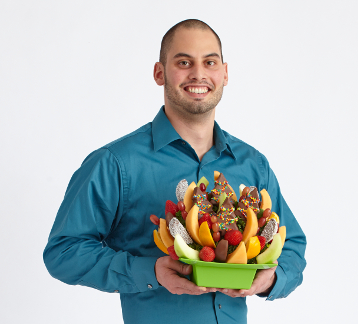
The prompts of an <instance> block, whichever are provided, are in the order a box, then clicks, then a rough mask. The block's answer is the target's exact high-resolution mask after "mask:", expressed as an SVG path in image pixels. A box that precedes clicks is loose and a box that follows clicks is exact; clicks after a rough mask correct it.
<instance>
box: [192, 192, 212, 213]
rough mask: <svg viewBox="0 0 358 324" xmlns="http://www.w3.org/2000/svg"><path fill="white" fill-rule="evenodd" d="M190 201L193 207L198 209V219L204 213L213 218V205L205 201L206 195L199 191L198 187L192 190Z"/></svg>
mask: <svg viewBox="0 0 358 324" xmlns="http://www.w3.org/2000/svg"><path fill="white" fill-rule="evenodd" d="M192 201H193V203H194V204H195V205H197V206H198V207H199V215H198V218H199V219H200V218H201V217H202V216H203V215H204V214H205V213H208V214H209V215H210V216H215V215H216V214H215V212H214V211H213V205H212V204H211V202H210V201H209V200H207V199H206V195H205V194H204V193H203V192H202V191H201V190H200V188H199V187H195V188H194V192H193V198H192Z"/></svg>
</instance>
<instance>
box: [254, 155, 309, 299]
mask: <svg viewBox="0 0 358 324" xmlns="http://www.w3.org/2000/svg"><path fill="white" fill-rule="evenodd" d="M261 158H262V166H263V172H264V173H265V178H266V179H267V187H266V188H265V189H267V191H268V193H269V195H270V197H271V200H272V211H274V212H276V213H277V215H278V216H279V217H280V226H286V241H285V244H284V246H283V249H282V253H281V255H280V257H279V258H278V260H277V261H278V266H277V268H276V276H277V280H276V283H275V285H274V286H273V288H272V290H271V292H270V293H269V295H268V296H264V295H260V294H259V296H260V297H267V300H270V301H271V300H274V299H276V298H284V297H287V296H288V295H289V294H290V293H291V292H292V291H294V290H295V289H296V287H298V286H299V285H300V284H301V283H302V279H303V275H302V273H303V270H304V269H305V267H306V260H305V257H304V255H305V250H306V244H307V243H306V236H305V234H304V233H303V231H302V229H301V227H300V225H299V223H298V222H297V220H296V218H295V216H294V215H293V213H292V212H291V210H290V208H289V207H288V205H287V203H286V201H285V199H284V198H283V196H282V194H281V191H280V187H279V184H278V181H277V178H276V176H275V174H274V173H273V171H272V170H271V168H270V166H269V164H268V162H267V160H266V158H265V157H264V156H261ZM260 189H263V188H260Z"/></svg>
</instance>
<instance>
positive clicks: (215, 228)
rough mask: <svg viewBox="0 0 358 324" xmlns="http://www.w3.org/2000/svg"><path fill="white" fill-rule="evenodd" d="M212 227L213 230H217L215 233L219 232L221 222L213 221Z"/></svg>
mask: <svg viewBox="0 0 358 324" xmlns="http://www.w3.org/2000/svg"><path fill="white" fill-rule="evenodd" d="M211 229H212V230H213V232H215V233H217V232H219V229H220V227H219V223H218V222H216V223H213V224H212V225H211Z"/></svg>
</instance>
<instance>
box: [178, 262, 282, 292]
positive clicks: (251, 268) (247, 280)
mask: <svg viewBox="0 0 358 324" xmlns="http://www.w3.org/2000/svg"><path fill="white" fill-rule="evenodd" d="M179 260H180V261H182V262H184V263H187V264H191V265H192V266H193V272H192V274H191V281H193V282H194V283H195V284H196V285H197V286H200V287H214V288H229V289H250V287H251V285H252V282H253V281H254V278H255V273H256V270H258V269H269V268H273V267H276V266H277V264H275V263H270V264H232V263H218V262H205V261H198V260H191V259H186V258H180V259H179Z"/></svg>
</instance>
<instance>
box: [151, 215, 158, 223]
mask: <svg viewBox="0 0 358 324" xmlns="http://www.w3.org/2000/svg"><path fill="white" fill-rule="evenodd" d="M149 218H150V221H151V222H152V223H153V224H154V225H159V223H160V221H159V218H158V216H155V215H150V217H149Z"/></svg>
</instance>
